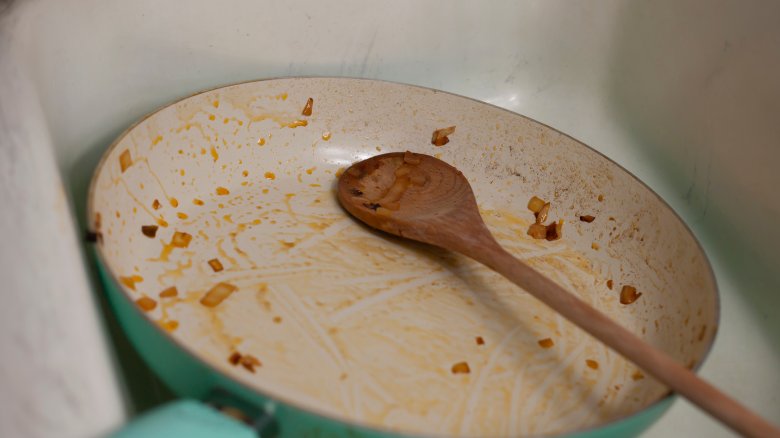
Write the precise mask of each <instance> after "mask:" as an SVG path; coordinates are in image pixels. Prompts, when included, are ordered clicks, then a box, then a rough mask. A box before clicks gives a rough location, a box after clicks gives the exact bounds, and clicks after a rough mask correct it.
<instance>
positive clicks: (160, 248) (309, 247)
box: [89, 78, 718, 436]
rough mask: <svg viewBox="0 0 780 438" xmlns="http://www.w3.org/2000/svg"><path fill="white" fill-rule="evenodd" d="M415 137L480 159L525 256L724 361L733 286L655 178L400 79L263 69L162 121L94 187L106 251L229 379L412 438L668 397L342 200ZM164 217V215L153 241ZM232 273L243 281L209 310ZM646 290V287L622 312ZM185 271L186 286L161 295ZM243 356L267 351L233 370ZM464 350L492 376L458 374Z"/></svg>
mask: <svg viewBox="0 0 780 438" xmlns="http://www.w3.org/2000/svg"><path fill="white" fill-rule="evenodd" d="M310 97H311V98H313V99H314V106H313V112H312V114H311V116H303V115H302V114H301V110H302V109H303V107H304V104H305V103H306V100H307V99H308V98H310ZM451 125H455V126H456V131H455V133H454V134H453V135H451V136H450V140H451V141H450V142H449V143H448V144H446V145H445V146H443V147H436V146H434V145H432V144H431V142H430V139H431V133H432V132H433V131H434V130H435V129H437V128H442V127H447V126H451ZM404 150H412V151H415V152H420V153H427V154H431V155H435V156H437V157H440V158H441V159H443V160H445V161H447V162H449V163H451V164H453V165H454V166H456V167H458V168H459V169H461V170H462V171H463V173H464V174H465V176H466V177H467V178H468V179H469V181H470V182H471V184H472V186H473V188H474V191H475V193H476V196H477V199H478V201H479V204H480V208H481V210H482V213H483V215H484V217H485V220H486V222H487V223H488V225H489V226H490V228H491V230H492V231H493V232H494V234H495V235H496V237H497V239H498V240H499V241H500V242H501V243H502V244H503V245H504V246H505V247H506V248H507V249H508V250H510V251H511V252H512V253H513V254H515V255H516V256H518V257H520V258H522V259H524V260H525V261H527V262H528V263H530V264H531V265H533V266H534V267H536V268H537V269H539V270H540V271H542V272H543V273H545V274H547V275H549V276H551V277H552V278H553V279H555V280H556V281H558V282H560V283H561V284H563V285H565V286H566V287H567V288H569V289H570V290H572V291H574V293H576V294H577V295H579V296H580V297H581V298H582V299H583V300H585V301H587V302H588V303H590V304H591V305H593V306H595V307H597V308H598V309H601V310H602V311H604V312H606V313H607V314H609V315H611V316H612V317H613V318H614V319H615V320H617V321H619V322H620V323H621V324H623V325H625V326H626V327H628V328H630V329H631V330H633V331H634V332H636V333H637V334H639V335H640V336H641V337H642V338H644V339H645V340H647V341H648V342H650V343H652V344H654V345H656V346H659V347H661V348H662V349H664V350H665V351H667V352H669V353H670V354H672V355H673V356H674V357H675V358H677V359H678V360H680V361H681V362H684V363H686V364H688V365H690V366H696V365H697V364H698V363H699V362H700V361H701V360H702V358H703V357H704V355H705V354H706V351H707V350H708V348H709V346H710V344H711V343H712V340H713V337H714V334H715V330H716V325H717V311H718V309H717V304H718V303H717V291H716V286H715V284H714V280H713V277H712V274H711V270H710V267H709V264H708V262H707V260H706V257H705V255H704V254H703V253H702V251H701V249H700V247H699V246H698V244H697V243H696V241H695V239H694V238H693V237H692V236H691V234H690V232H689V230H688V229H687V228H686V227H685V225H684V224H683V223H682V222H681V221H680V220H679V218H678V217H677V216H676V215H675V214H674V213H673V212H672V211H671V210H670V209H669V207H668V206H667V205H666V204H664V203H663V202H662V201H661V200H659V199H658V197H657V196H656V195H655V194H654V193H652V192H651V191H650V190H649V189H648V188H647V187H645V186H644V185H643V184H641V183H640V182H639V181H637V180H636V179H635V178H634V177H633V176H631V175H630V174H628V173H627V172H626V171H625V170H623V169H622V168H620V167H619V166H617V165H616V164H614V163H613V162H611V161H609V160H608V159H606V158H605V157H603V156H601V155H599V154H598V153H596V152H595V151H593V150H592V149H590V148H588V147H586V146H584V145H582V144H581V143H579V142H577V141H576V140H573V139H571V138H570V137H567V136H565V135H563V134H561V133H559V132H557V131H555V130H553V129H551V128H549V127H546V126H544V125H541V124H539V123H537V122H534V121H532V120H529V119H527V118H524V117H522V116H519V115H517V114H514V113H510V112H507V111H504V110H501V109H499V108H496V107H493V106H489V105H486V104H483V103H479V102H476V101H473V100H470V99H466V98H463V97H458V96H454V95H450V94H447V93H442V92H436V91H433V90H429V89H422V88H416V87H410V86H405V85H400V84H393V83H385V82H377V81H368V80H356V79H335V78H324V79H323V78H290V79H276V80H267V81H258V82H250V83H244V84H239V85H234V86H229V87H225V88H220V89H216V90H212V91H208V92H204V93H201V94H197V95H195V96H192V97H189V98H187V99H184V100H182V101H179V102H176V103H174V104H172V105H170V106H168V107H166V108H164V109H162V110H159V111H157V112H156V113H154V114H152V115H150V116H149V117H147V118H145V119H144V120H142V121H141V122H139V123H138V124H137V125H135V126H134V127H132V128H131V129H129V130H128V131H127V132H126V133H125V134H123V135H122V136H121V137H120V138H119V139H118V140H117V141H116V142H115V144H114V145H113V146H112V147H111V148H110V150H109V151H107V152H106V154H105V156H104V159H103V161H102V162H101V164H100V166H99V168H98V170H97V172H96V175H95V178H94V180H93V185H92V188H91V193H90V207H89V209H90V212H89V215H90V221H91V225H92V227H93V229H95V230H96V231H98V232H99V233H100V236H101V243H100V244H99V245H98V252H99V255H100V260H101V263H103V264H104V265H105V267H106V268H107V270H108V271H109V272H110V273H111V274H112V275H113V277H114V279H115V280H116V282H117V284H119V285H120V286H121V290H122V291H123V293H124V294H126V295H127V297H129V299H130V300H132V301H134V302H135V301H138V300H141V301H138V302H139V306H138V311H139V312H143V313H144V314H145V316H146V317H148V319H149V321H150V322H151V323H153V324H156V325H158V326H159V327H160V329H161V330H163V331H165V332H166V333H167V334H168V336H170V337H172V338H173V339H174V340H175V342H176V343H177V344H178V345H180V346H182V348H185V349H187V350H188V351H189V352H191V353H192V354H194V355H195V356H196V357H197V358H199V359H200V360H201V361H203V362H205V363H207V364H208V365H209V366H210V367H212V368H213V369H215V370H216V371H217V372H219V373H223V374H224V375H227V376H229V377H230V378H231V379H233V380H235V381H239V382H241V384H242V385H244V386H245V387H247V388H250V389H251V390H253V391H256V392H258V393H261V394H264V395H267V396H269V397H271V398H273V399H276V400H281V401H283V402H286V403H289V404H292V405H295V406H297V407H300V408H303V409H305V410H309V411H312V412H315V413H317V414H321V415H324V416H327V417H331V418H336V419H340V420H343V421H345V422H352V423H357V424H361V425H365V426H369V427H372V428H377V429H380V430H391V431H398V432H403V433H408V434H427V435H431V434H433V435H436V434H442V435H465V436H500V435H531V434H557V433H567V432H573V431H577V430H582V429H586V428H591V427H594V426H598V425H601V424H604V423H608V422H610V421H611V420H615V419H617V418H623V417H626V416H629V415H630V414H633V413H635V412H637V411H640V410H642V408H645V407H647V406H649V405H651V404H653V403H654V402H656V401H658V400H659V399H661V398H663V397H664V396H665V394H666V392H667V391H666V390H665V388H664V387H662V386H661V385H659V384H658V383H657V382H655V381H654V380H653V379H651V378H650V377H648V376H645V375H644V374H643V373H642V372H640V371H639V370H637V368H636V367H635V366H633V365H632V364H630V363H627V362H626V361H625V360H623V359H622V358H621V357H619V356H618V355H616V354H615V353H613V352H611V351H610V350H608V349H607V348H605V347H604V346H602V345H601V344H599V343H598V342H596V341H594V340H593V339H591V338H590V337H589V336H587V335H586V334H584V333H583V332H581V331H580V330H578V329H576V328H575V327H573V326H572V325H571V324H569V323H567V322H566V321H565V320H563V319H562V318H561V317H559V316H557V315H556V314H555V313H553V312H551V311H550V310H548V309H547V308H545V307H544V306H543V305H541V304H539V303H538V302H537V301H536V300H534V299H533V298H532V297H530V296H529V295H528V294H527V293H525V292H524V291H522V290H520V289H518V288H516V287H515V286H513V285H511V284H510V283H509V282H507V281H506V280H504V279H503V278H501V277H499V276H498V275H496V274H494V273H493V272H491V271H489V270H488V269H486V268H484V267H482V266H480V265H478V264H476V263H474V262H471V261H469V260H467V259H465V258H463V257H460V256H457V255H454V254H451V253H447V252H444V251H441V250H435V249H431V248H427V247H424V246H421V245H415V244H409V243H405V242H400V241H399V240H397V239H393V238H386V237H384V236H381V235H380V234H378V233H375V232H373V231H370V230H368V229H366V228H365V227H363V226H360V225H358V224H357V223H356V222H355V221H354V220H352V219H351V218H349V217H347V216H346V214H345V213H344V212H343V211H342V210H341V209H340V207H339V206H338V204H337V201H336V198H335V196H334V185H335V182H336V177H337V175H338V174H339V171H340V169H342V168H343V167H345V166H347V165H348V164H349V163H351V162H353V161H355V160H360V159H364V158H367V157H369V156H372V155H375V154H378V153H384V152H391V151H404ZM534 195H535V196H539V197H541V198H543V199H545V200H549V201H550V202H551V203H552V209H551V211H550V218H551V220H558V219H562V220H564V221H565V224H564V226H563V238H562V239H561V240H558V241H554V242H548V241H545V240H534V239H532V238H530V237H529V236H527V235H526V230H527V228H528V225H529V224H530V222H531V221H532V220H533V215H532V214H531V212H530V211H528V209H527V207H526V204H527V202H528V200H529V198H530V197H531V196H534ZM580 215H593V216H595V220H594V221H593V222H591V223H586V222H582V221H580V220H579V216H580ZM144 226H151V227H155V226H156V227H157V229H156V232H154V236H153V237H150V236H151V234H152V228H147V229H146V234H145V233H144V232H142V227H144ZM175 233H181V234H179V235H178V238H175V237H174V235H175ZM182 238H183V239H182ZM215 260H216V261H218V263H217V262H215ZM210 262H211V263H210ZM212 265H214V266H212ZM220 265H221V266H220ZM220 268H221V270H220ZM610 280H611V281H610ZM220 283H224V284H223V286H222V287H223V290H226V291H229V292H230V293H229V296H227V297H226V298H225V299H224V300H223V301H221V302H220V303H219V304H217V305H216V306H214V307H209V306H206V305H204V304H203V303H202V302H201V300H202V299H203V297H204V296H206V295H207V294H208V292H209V291H210V290H211V289H212V288H214V287H215V286H216V285H218V284H220ZM608 283H609V284H611V285H612V287H611V288H610V287H609V286H608ZM225 285H228V286H225ZM623 285H632V286H635V287H636V288H637V290H638V291H639V292H641V294H642V295H641V296H640V297H639V299H638V300H637V301H636V302H634V303H633V304H630V305H622V304H620V302H619V294H620V289H621V287H622V286H623ZM171 287H175V288H176V296H174V297H160V293H161V292H162V291H164V290H166V289H169V288H171ZM171 293H172V292H171V291H170V289H169V292H168V294H171ZM143 298H148V299H145V300H142V299H143ZM152 300H153V301H152ZM143 304H146V305H147V307H151V305H154V308H153V309H151V310H143V309H142V308H141V307H142V305H143ZM478 337H479V338H481V340H483V341H484V343H482V342H477V338H478ZM548 338H549V339H550V340H551V341H552V346H549V343H545V342H542V344H545V345H546V346H548V347H549V348H544V347H543V346H542V345H540V342H539V341H540V340H545V339H548ZM235 352H238V353H240V354H242V355H250V356H253V357H255V358H257V359H258V360H259V361H260V362H261V363H262V365H261V366H255V367H254V368H253V371H250V370H249V369H247V368H246V367H243V366H241V365H240V364H239V365H233V364H231V362H230V361H229V357H230V356H231V355H232V354H233V353H235ZM459 362H466V363H467V364H468V367H469V369H470V372H469V373H459V374H455V373H453V370H452V368H453V365H454V364H456V363H459Z"/></svg>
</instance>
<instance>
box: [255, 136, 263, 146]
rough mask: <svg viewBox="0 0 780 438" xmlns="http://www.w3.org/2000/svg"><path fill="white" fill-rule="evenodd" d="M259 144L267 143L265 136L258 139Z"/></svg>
mask: <svg viewBox="0 0 780 438" xmlns="http://www.w3.org/2000/svg"><path fill="white" fill-rule="evenodd" d="M257 144H259V145H260V146H263V145H265V138H263V137H260V138H258V139H257Z"/></svg>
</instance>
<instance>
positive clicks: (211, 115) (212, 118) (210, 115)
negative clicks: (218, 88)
mask: <svg viewBox="0 0 780 438" xmlns="http://www.w3.org/2000/svg"><path fill="white" fill-rule="evenodd" d="M216 118H217V116H215V115H214V114H209V120H214V119H216Z"/></svg>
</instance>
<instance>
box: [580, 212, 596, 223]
mask: <svg viewBox="0 0 780 438" xmlns="http://www.w3.org/2000/svg"><path fill="white" fill-rule="evenodd" d="M580 220H581V221H582V222H587V223H591V222H593V221H594V220H596V216H591V215H589V214H586V215H583V216H580Z"/></svg>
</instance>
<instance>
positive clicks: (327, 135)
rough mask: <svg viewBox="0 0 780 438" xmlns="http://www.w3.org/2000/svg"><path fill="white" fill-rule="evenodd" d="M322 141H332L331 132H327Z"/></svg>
mask: <svg viewBox="0 0 780 438" xmlns="http://www.w3.org/2000/svg"><path fill="white" fill-rule="evenodd" d="M322 139H323V140H325V141H328V140H330V131H325V132H323V133H322Z"/></svg>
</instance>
